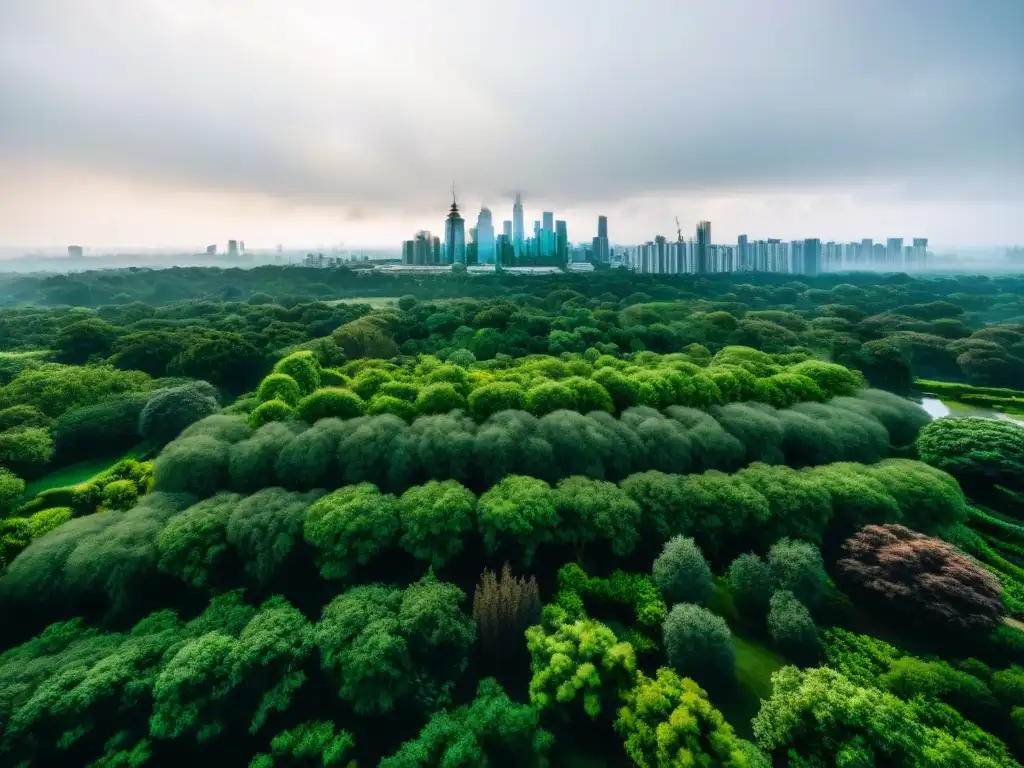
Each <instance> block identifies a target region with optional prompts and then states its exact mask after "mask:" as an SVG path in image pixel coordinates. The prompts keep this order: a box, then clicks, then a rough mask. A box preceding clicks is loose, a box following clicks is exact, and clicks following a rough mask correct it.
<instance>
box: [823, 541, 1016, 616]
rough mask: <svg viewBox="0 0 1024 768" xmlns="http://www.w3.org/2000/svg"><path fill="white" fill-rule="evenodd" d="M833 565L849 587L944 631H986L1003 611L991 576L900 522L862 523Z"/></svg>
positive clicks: (999, 592)
mask: <svg viewBox="0 0 1024 768" xmlns="http://www.w3.org/2000/svg"><path fill="white" fill-rule="evenodd" d="M836 565H837V567H838V571H839V577H840V579H841V580H842V581H844V582H845V583H846V584H847V585H849V586H850V587H853V588H856V589H858V590H859V591H861V592H862V593H864V594H866V595H870V596H871V597H873V598H874V599H875V600H878V601H880V602H881V604H882V605H883V606H885V607H887V608H889V609H890V610H893V611H898V612H900V613H901V614H902V615H903V616H904V617H905V616H906V615H908V614H910V615H913V616H916V617H918V618H920V619H924V620H926V621H927V622H928V623H930V624H932V625H937V626H939V627H942V628H945V629H947V630H953V631H979V632H983V631H987V630H990V629H991V628H992V627H993V626H994V625H995V623H996V621H997V620H998V619H999V617H1000V616H1001V615H1002V613H1003V610H1004V608H1003V603H1002V587H1001V586H1000V584H999V580H998V579H997V578H996V577H995V576H993V575H992V574H990V573H989V572H988V571H986V570H985V569H983V568H981V567H980V566H979V565H977V564H976V563H975V562H974V561H973V560H972V559H971V558H969V557H967V556H966V555H964V554H962V553H960V552H959V551H958V550H957V549H956V548H955V547H954V546H953V545H951V544H948V543H946V542H944V541H942V540H940V539H936V538H932V537H931V536H925V535H924V534H922V533H917V532H915V531H912V530H910V529H909V528H905V527H903V526H902V525H891V524H890V525H868V526H865V527H864V528H862V529H861V530H860V532H858V533H857V534H856V535H854V536H852V537H851V538H849V539H847V540H846V542H845V543H844V544H843V557H842V559H840V560H839V562H838V563H837V564H836ZM904 620H905V619H904Z"/></svg>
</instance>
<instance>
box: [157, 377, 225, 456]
mask: <svg viewBox="0 0 1024 768" xmlns="http://www.w3.org/2000/svg"><path fill="white" fill-rule="evenodd" d="M219 410H220V401H219V399H218V397H217V390H215V389H214V388H213V387H212V386H210V385H209V384H207V383H206V382H205V381H196V382H192V383H189V384H183V385H182V386H180V387H171V388H170V389H165V390H162V391H160V392H157V393H156V394H154V395H153V396H152V397H151V398H150V399H149V401H148V402H147V403H146V405H145V407H144V408H143V409H142V412H141V413H140V414H139V434H140V435H142V437H143V438H144V439H146V440H151V441H153V442H154V443H158V444H160V445H163V444H165V443H169V442H170V441H171V440H173V439H174V438H176V437H177V436H178V435H179V434H181V432H182V431H183V430H184V429H185V428H186V427H188V426H189V425H190V424H194V423H195V422H197V421H199V420H200V419H204V418H206V417H207V416H211V415H213V414H215V413H217V412H218V411H219Z"/></svg>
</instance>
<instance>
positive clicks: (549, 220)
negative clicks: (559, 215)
mask: <svg viewBox="0 0 1024 768" xmlns="http://www.w3.org/2000/svg"><path fill="white" fill-rule="evenodd" d="M542 217H543V219H544V231H545V232H554V231H555V214H554V213H552V212H551V211H544V213H543V214H542Z"/></svg>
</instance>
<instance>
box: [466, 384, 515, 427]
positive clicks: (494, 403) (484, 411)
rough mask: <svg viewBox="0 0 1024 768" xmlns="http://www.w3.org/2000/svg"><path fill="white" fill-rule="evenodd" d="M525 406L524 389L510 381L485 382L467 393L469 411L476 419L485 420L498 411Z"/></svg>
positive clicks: (512, 409) (513, 409)
mask: <svg viewBox="0 0 1024 768" xmlns="http://www.w3.org/2000/svg"><path fill="white" fill-rule="evenodd" d="M525 408H526V391H525V390H524V389H523V388H522V387H521V386H519V385H518V384H516V383H514V382H511V381H501V382H495V383H494V384H485V385H484V386H482V387H478V388H476V389H474V390H473V391H472V392H471V393H470V394H469V413H470V415H471V416H472V417H473V418H474V419H475V420H476V421H485V420H486V419H487V418H488V417H489V416H491V415H492V414H495V413H498V412H499V411H521V410H524V409H525Z"/></svg>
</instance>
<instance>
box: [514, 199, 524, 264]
mask: <svg viewBox="0 0 1024 768" xmlns="http://www.w3.org/2000/svg"><path fill="white" fill-rule="evenodd" d="M525 241H526V229H525V227H524V226H523V198H522V196H521V195H520V194H519V193H518V192H516V202H515V204H514V205H513V206H512V247H513V248H514V249H515V252H516V258H517V259H521V258H522V257H523V244H524V243H525Z"/></svg>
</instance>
